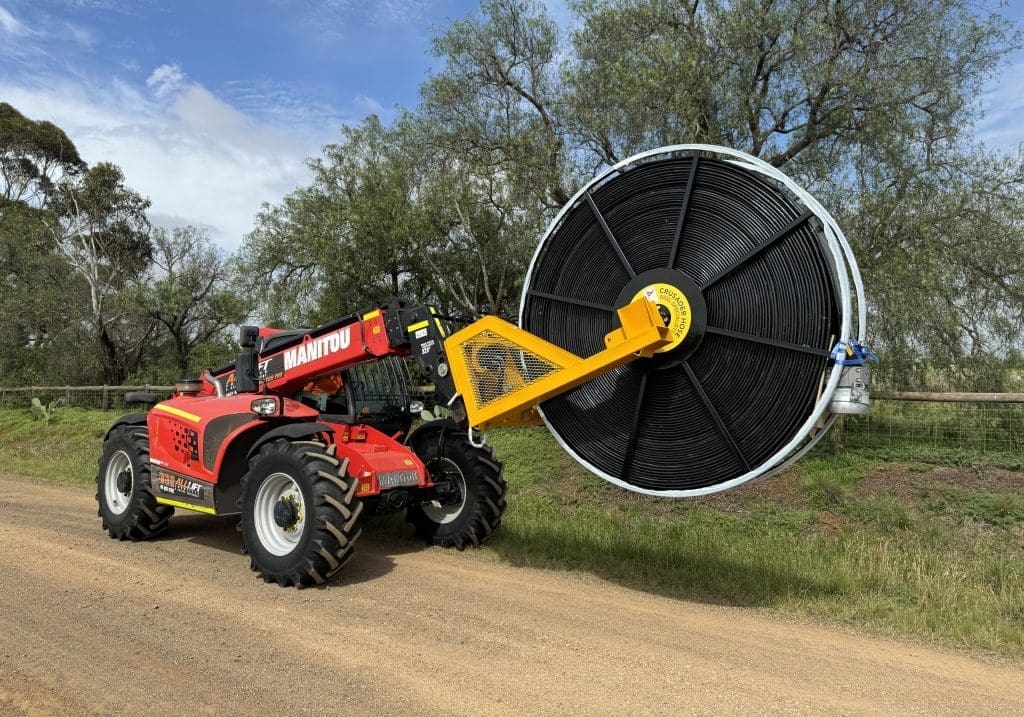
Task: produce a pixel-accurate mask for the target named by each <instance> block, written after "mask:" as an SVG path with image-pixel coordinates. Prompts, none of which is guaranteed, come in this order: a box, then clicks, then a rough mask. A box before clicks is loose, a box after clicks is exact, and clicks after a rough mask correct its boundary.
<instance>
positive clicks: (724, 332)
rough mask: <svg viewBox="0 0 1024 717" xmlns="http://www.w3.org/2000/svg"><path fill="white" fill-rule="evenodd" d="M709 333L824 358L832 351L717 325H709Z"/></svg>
mask: <svg viewBox="0 0 1024 717" xmlns="http://www.w3.org/2000/svg"><path fill="white" fill-rule="evenodd" d="M704 331H705V332H707V333H709V334H718V335H719V336H728V337H729V338H733V339H740V340H742V341H750V342H752V343H755V344H764V345H765V346H774V347H775V348H778V349H787V350H789V351H800V352H802V353H805V354H813V355H814V356H821V357H822V358H828V357H829V355H830V354H831V352H829V351H827V350H825V349H818V348H815V347H813V346H801V345H800V344H791V343H789V342H788V341H777V340H775V339H767V338H765V337H763V336H754V335H753V334H745V333H743V332H741V331H730V330H729V329H720V328H718V327H716V326H708V327H706V328H705V329H704Z"/></svg>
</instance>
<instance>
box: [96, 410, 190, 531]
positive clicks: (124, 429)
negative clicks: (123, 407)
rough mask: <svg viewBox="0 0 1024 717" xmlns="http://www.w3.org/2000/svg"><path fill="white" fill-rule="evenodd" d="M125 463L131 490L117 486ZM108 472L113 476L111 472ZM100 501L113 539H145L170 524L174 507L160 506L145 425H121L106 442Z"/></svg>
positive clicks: (98, 489) (99, 476)
mask: <svg viewBox="0 0 1024 717" xmlns="http://www.w3.org/2000/svg"><path fill="white" fill-rule="evenodd" d="M125 459H127V461H126V460H125ZM124 464H126V465H124ZM122 465H123V467H124V469H125V470H127V471H128V472H129V474H130V475H128V476H127V486H128V488H129V490H128V492H127V493H125V492H123V491H121V490H120V489H119V488H118V487H117V477H116V476H117V475H118V474H122V473H124V472H125V470H119V468H121V467H122ZM108 472H110V473H111V476H108V475H107V473H108ZM108 478H109V480H108ZM122 480H124V478H122ZM112 483H113V485H111V484H112ZM96 502H97V503H99V511H98V512H97V514H98V515H99V516H100V519H101V521H102V523H103V529H104V530H106V531H107V533H109V534H110V537H111V538H115V539H117V540H145V539H146V538H152V537H153V536H154V535H156V534H157V533H159V532H160V531H162V530H163V529H164V528H166V527H167V521H168V520H170V517H171V515H173V514H174V508H172V507H171V506H169V505H160V504H159V503H157V502H156V497H155V496H154V495H153V492H152V487H151V485H150V473H149V433H148V431H147V429H146V427H145V426H144V425H142V426H118V427H117V428H115V429H114V430H112V431H111V432H110V434H109V435H108V436H107V440H106V441H104V442H103V453H102V454H100V462H99V472H98V473H97V475H96Z"/></svg>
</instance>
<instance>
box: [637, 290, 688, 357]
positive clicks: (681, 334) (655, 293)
mask: <svg viewBox="0 0 1024 717" xmlns="http://www.w3.org/2000/svg"><path fill="white" fill-rule="evenodd" d="M640 298H644V299H647V300H648V301H650V302H653V303H654V304H656V305H657V307H658V313H659V314H661V318H662V320H663V321H664V322H665V326H667V327H668V330H669V332H670V333H671V335H672V342H671V343H669V344H666V345H665V346H662V347H661V348H660V349H657V350H656V351H655V353H664V352H666V351H671V350H672V349H674V348H675V347H676V346H678V345H679V344H681V343H682V342H683V339H685V338H686V334H688V333H689V331H690V326H691V324H692V323H693V312H692V311H691V310H690V302H689V301H688V300H687V298H686V295H685V294H684V293H683V292H681V291H680V290H679V289H677V288H676V287H674V286H672V285H671V284H664V283H661V282H658V283H654V284H648V285H647V286H645V287H644V288H642V289H640V291H638V292H636V295H634V296H633V301H636V300H637V299H640Z"/></svg>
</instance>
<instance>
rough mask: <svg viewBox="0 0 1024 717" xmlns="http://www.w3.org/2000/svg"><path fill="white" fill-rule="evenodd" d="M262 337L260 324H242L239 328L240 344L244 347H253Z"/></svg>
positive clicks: (240, 346)
mask: <svg viewBox="0 0 1024 717" xmlns="http://www.w3.org/2000/svg"><path fill="white" fill-rule="evenodd" d="M259 337H260V327H259V326H242V327H239V329H238V346H239V348H243V349H251V348H253V347H254V346H255V345H256V341H257V340H258V339H259Z"/></svg>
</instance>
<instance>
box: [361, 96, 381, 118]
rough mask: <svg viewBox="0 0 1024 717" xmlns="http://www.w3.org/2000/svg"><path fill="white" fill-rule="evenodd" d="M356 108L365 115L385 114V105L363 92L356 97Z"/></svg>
mask: <svg viewBox="0 0 1024 717" xmlns="http://www.w3.org/2000/svg"><path fill="white" fill-rule="evenodd" d="M355 106H356V108H357V109H359V110H360V111H362V112H363V113H364V114H375V115H382V114H384V112H385V110H384V105H382V104H381V103H380V102H378V101H377V100H375V99H373V98H372V97H370V96H368V95H364V94H363V93H361V92H360V93H359V94H358V95H356V100H355Z"/></svg>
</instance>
